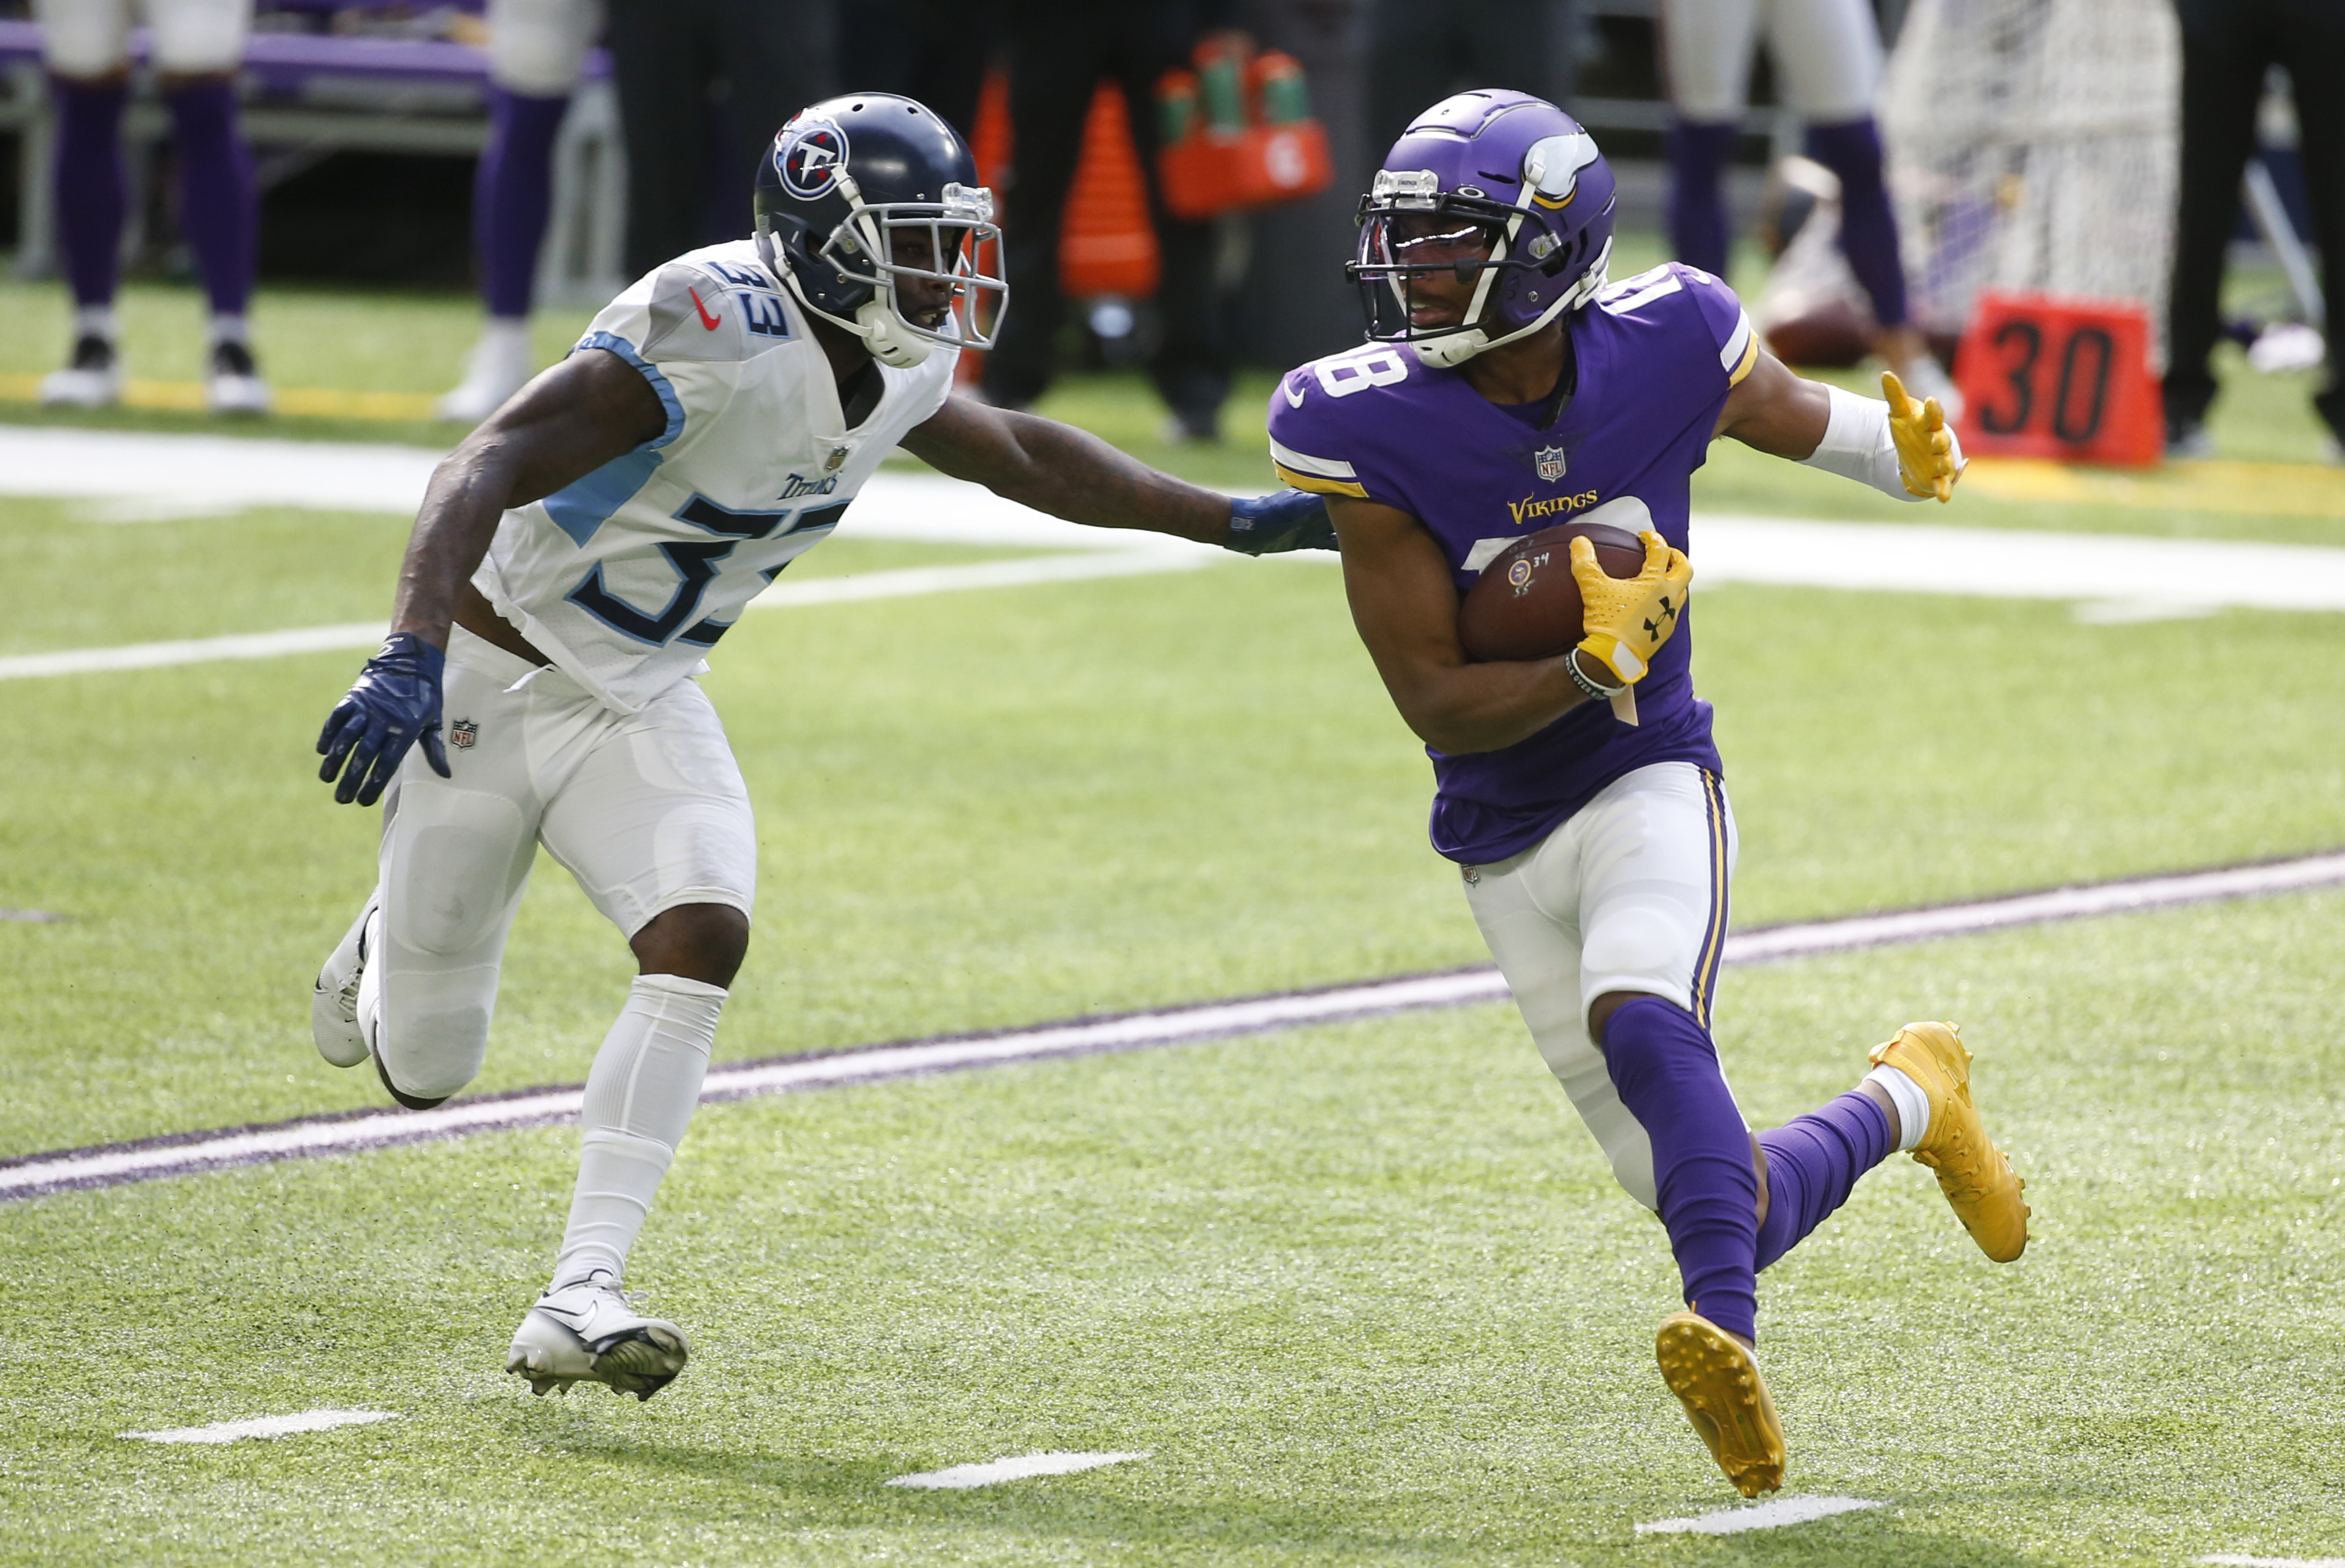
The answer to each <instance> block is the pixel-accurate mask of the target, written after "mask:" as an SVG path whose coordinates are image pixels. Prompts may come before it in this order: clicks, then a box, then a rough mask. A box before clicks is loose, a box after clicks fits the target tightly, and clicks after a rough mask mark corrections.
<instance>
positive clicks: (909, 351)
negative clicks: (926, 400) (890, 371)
mask: <svg viewBox="0 0 2345 1568" xmlns="http://www.w3.org/2000/svg"><path fill="white" fill-rule="evenodd" d="M855 321H856V325H855V327H854V328H852V329H851V330H852V331H855V332H856V333H857V334H858V336H860V337H861V338H862V340H863V344H864V346H865V347H866V348H868V349H869V350H870V351H871V357H872V358H873V359H875V360H878V361H879V362H880V363H881V364H883V365H893V366H894V367H895V368H896V369H898V370H899V371H909V370H910V369H911V368H912V367H913V366H914V365H917V364H919V363H920V362H921V361H924V360H926V359H927V358H928V357H929V341H928V340H927V339H926V338H923V337H920V336H919V335H918V334H916V333H913V332H909V331H905V330H904V319H903V318H902V317H901V316H898V314H896V312H895V311H892V310H890V309H888V300H887V297H886V295H884V294H874V295H873V296H872V297H871V298H870V299H868V300H865V301H863V306H862V308H861V309H860V310H858V311H856V312H855Z"/></svg>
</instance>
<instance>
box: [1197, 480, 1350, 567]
mask: <svg viewBox="0 0 2345 1568" xmlns="http://www.w3.org/2000/svg"><path fill="white" fill-rule="evenodd" d="M1222 547H1223V549H1225V550H1235V551H1236V552H1238V554H1240V555H1280V554H1282V553H1284V552H1285V551H1288V550H1333V549H1334V548H1335V524H1333V523H1330V522H1329V521H1328V520H1327V502H1326V498H1325V497H1324V496H1319V495H1314V494H1311V493H1310V492H1308V491H1305V490H1274V491H1273V492H1271V493H1270V494H1268V495H1240V496H1236V497H1234V498H1233V499H1232V500H1231V502H1230V536H1229V537H1228V538H1227V539H1225V540H1223V544H1222Z"/></svg>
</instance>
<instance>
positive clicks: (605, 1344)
mask: <svg viewBox="0 0 2345 1568" xmlns="http://www.w3.org/2000/svg"><path fill="white" fill-rule="evenodd" d="M691 1355H692V1343H691V1341H690V1340H688V1339H685V1337H684V1330H683V1329H679V1328H677V1327H676V1326H675V1324H673V1323H669V1322H665V1321H663V1320H662V1319H657V1318H645V1317H643V1316H641V1315H639V1314H638V1313H637V1312H636V1311H635V1309H634V1308H632V1307H630V1306H628V1305H627V1298H625V1297H624V1296H623V1295H621V1294H620V1292H619V1283H618V1281H617V1280H616V1279H614V1278H613V1277H612V1276H610V1275H609V1274H607V1273H603V1272H600V1271H597V1272H596V1273H595V1274H594V1275H593V1276H591V1277H589V1278H586V1279H585V1280H584V1281H582V1282H581V1283H579V1284H576V1285H565V1286H563V1287H562V1288H560V1289H559V1290H548V1291H547V1292H546V1293H545V1294H544V1295H543V1296H541V1297H539V1298H537V1305H536V1306H534V1307H533V1308H530V1309H529V1316H528V1317H526V1318H523V1319H522V1320H521V1327H520V1328H519V1329H515V1330H513V1348H512V1349H509V1350H507V1351H506V1352H505V1370H506V1371H508V1372H513V1373H516V1374H518V1375H519V1376H521V1377H524V1378H527V1379H528V1380H529V1389H530V1392H532V1393H533V1394H544V1393H548V1392H553V1393H557V1394H567V1393H568V1392H569V1391H570V1385H571V1384H573V1383H580V1382H588V1383H607V1384H609V1385H610V1388H611V1391H612V1392H613V1393H616V1394H633V1395H634V1396H635V1398H636V1399H637V1400H648V1399H650V1398H651V1397H652V1396H653V1395H654V1394H655V1393H658V1392H659V1391H660V1390H662V1389H664V1388H665V1387H667V1386H668V1384H670V1383H671V1382H674V1381H675V1375H676V1374H677V1373H678V1372H681V1371H683V1370H684V1363H685V1360H686V1359H689V1358H690V1357H691Z"/></svg>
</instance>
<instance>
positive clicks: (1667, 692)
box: [1270, 263, 1759, 865]
mask: <svg viewBox="0 0 2345 1568" xmlns="http://www.w3.org/2000/svg"><path fill="white" fill-rule="evenodd" d="M1568 321H1569V324H1570V332H1571V346H1572V351H1573V354H1574V356H1575V358H1576V360H1577V362H1578V382H1577V385H1576V388H1575V390H1574V392H1573V393H1572V397H1571V401H1570V403H1569V405H1568V407H1566V408H1565V410H1564V411H1563V413H1562V416H1561V417H1560V418H1558V420H1557V421H1556V422H1555V423H1554V424H1552V425H1551V426H1549V427H1548V428H1547V429H1544V430H1541V429H1538V428H1536V425H1537V423H1538V416H1539V414H1540V413H1542V412H1545V411H1544V410H1543V409H1539V408H1536V407H1533V408H1525V409H1513V408H1508V407H1505V406H1502V405H1500V404H1497V403H1494V402H1490V401H1489V400H1488V399H1487V398H1485V397H1483V396H1482V394H1481V393H1479V392H1476V391H1475V390H1474V389H1473V387H1471V386H1470V385H1468V384H1467V381H1466V378H1465V376H1464V375H1463V374H1462V373H1461V372H1457V371H1455V370H1441V369H1436V368H1434V367H1432V366H1428V365H1426V364H1424V363H1422V362H1420V361H1418V360H1417V359H1416V356H1415V355H1413V354H1411V353H1409V352H1407V351H1406V350H1405V349H1400V348H1396V347H1393V346H1390V345H1386V344H1375V345H1371V346H1369V347H1366V348H1360V349H1352V350H1348V351H1345V352H1344V353H1340V354H1334V355H1330V356H1329V357H1328V358H1326V359H1324V360H1317V361H1313V362H1312V363H1310V364H1307V365H1304V366H1302V367H1301V368H1300V369H1297V370H1294V371H1290V372H1287V374H1286V377H1285V379H1284V381H1282V382H1280V383H1279V387H1278V390H1277V391H1276V392H1273V393H1271V397H1270V442H1271V456H1272V458H1273V460H1274V462H1275V463H1276V464H1277V467H1278V472H1279V476H1280V477H1281V478H1283V479H1284V480H1285V481H1286V482H1287V483H1288V484H1292V485H1294V486H1295V487H1297V488H1298V489H1303V490H1311V491H1316V492H1318V493H1320V494H1327V495H1355V496H1359V497H1362V498H1364V499H1366V500H1370V501H1376V502H1381V503H1382V504H1385V505H1387V506H1392V507H1396V508H1397V509H1399V510H1400V511H1403V512H1406V513H1408V514H1410V515H1411V516H1414V517H1416V518H1417V519H1418V520H1419V521H1421V522H1422V523H1423V524H1425V526H1426V529H1427V530H1429V531H1430V532H1431V533H1432V535H1433V536H1434V538H1435V539H1436V541H1438V542H1439V544H1440V545H1441V548H1442V551H1443V553H1444V554H1446V555H1447V556H1448V557H1449V566H1450V570H1451V572H1452V574H1453V575H1454V576H1455V578H1456V581H1457V591H1458V592H1459V594H1461V595H1462V594H1464V593H1465V591H1466V590H1467V588H1469V587H1471V586H1472V585H1474V581H1475V579H1476V578H1477V576H1479V575H1481V570H1482V568H1483V567H1484V566H1485V565H1487V564H1488V563H1489V562H1490V561H1491V560H1492V559H1493V558H1494V557H1496V556H1497V555H1498V553H1499V552H1501V551H1502V550H1504V549H1506V547H1507V546H1508V545H1512V544H1513V543H1514V542H1515V541H1516V540H1518V539H1520V538H1522V537H1523V536H1524V535H1528V534H1535V533H1537V532H1538V530H1540V529H1542V528H1549V527H1553V526H1554V525H1555V524H1558V523H1567V522H1572V521H1576V520H1579V521H1584V520H1590V519H1593V520H1595V521H1599V522H1604V523H1610V524H1616V525H1618V526H1619V527H1623V528H1627V529H1629V530H1630V531H1631V532H1634V531H1635V530H1637V529H1639V528H1651V529H1653V530H1655V531H1657V532H1658V533H1659V534H1660V535H1661V537H1663V538H1664V539H1667V540H1668V541H1669V542H1670V544H1672V545H1676V546H1677V547H1678V548H1679V549H1680V550H1686V551H1687V553H1688V554H1689V555H1690V554H1691V551H1690V549H1689V547H1688V545H1687V542H1686V520H1687V512H1688V509H1689V506H1690V500H1691V481H1692V476H1693V471H1694V470H1695V469H1697V468H1699V467H1700V466H1701V464H1702V460H1703V458H1704V456H1705V455H1706V453H1707V452H1708V449H1709V446H1710V437H1711V430H1712V428H1713V427H1714V426H1715V425H1716V424H1717V423H1718V413H1719V409H1720V407H1721V405H1722V404H1723V403H1724V402H1725V401H1726V394H1727V392H1728V391H1729V389H1731V387H1733V386H1734V384H1735V383H1736V382H1740V381H1741V379H1742V378H1743V377H1744V376H1746V375H1748V374H1750V372H1751V365H1752V364H1753V363H1755V362H1756V361H1757V360H1758V357H1759V344H1758V339H1757V337H1756V335H1755V334H1754V333H1753V332H1752V331H1751V320H1750V318H1749V317H1748V316H1746V315H1744V314H1743V311H1742V306H1741V301H1740V300H1737V299H1736V298H1735V296H1734V291H1733V290H1731V289H1729V288H1728V287H1727V286H1726V285H1725V284H1724V283H1722V282H1721V281H1719V280H1717V279H1716V278H1713V277H1711V275H1710V274H1709V273H1707V272H1703V271H1700V270H1697V269H1695V268H1691V267H1684V266H1680V265H1677V264H1676V263H1671V264H1670V265H1668V266H1664V267H1657V268H1655V269H1653V270H1651V271H1650V272H1643V273H1639V274H1638V275H1637V276H1636V277H1634V278H1629V279H1624V280H1621V281H1620V282H1618V283H1615V284H1613V285H1611V286H1610V287H1609V288H1608V289H1605V290H1602V291H1601V292H1599V294H1598V295H1597V296H1596V298H1595V301H1594V303H1593V304H1592V305H1590V306H1589V307H1588V308H1587V309H1584V310H1581V311H1577V312H1575V313H1574V314H1573V315H1571V316H1570V317H1568ZM1692 657H1693V626H1692V616H1691V614H1690V612H1689V614H1688V616H1687V617H1686V619H1685V620H1683V621H1681V622H1680V624H1679V626H1678V630H1677V635H1676V636H1672V637H1671V638H1670V640H1669V641H1668V642H1667V643H1665V644H1663V645H1662V647H1661V650H1660V653H1659V654H1658V655H1656V656H1655V657H1654V659H1653V664H1652V668H1651V670H1650V672H1648V673H1647V674H1646V676H1645V677H1644V678H1643V679H1642V680H1640V681H1639V682H1638V683H1637V686H1636V687H1635V691H1636V716H1637V722H1636V723H1635V724H1633V725H1632V724H1629V723H1626V722H1623V721H1622V720H1621V719H1620V718H1618V717H1616V716H1615V714H1614V712H1613V711H1612V710H1611V709H1609V708H1606V707H1605V706H1604V705H1603V704H1601V703H1585V704H1582V705H1581V706H1579V707H1578V708H1573V709H1572V710H1571V711H1570V712H1568V713H1567V714H1565V715H1564V716H1563V717H1562V718H1558V719H1557V720H1556V721H1555V722H1554V723H1553V724H1550V725H1548V727H1547V728H1545V729H1542V730H1540V731H1539V732H1538V734H1536V735H1533V736H1531V737H1529V738H1528V739H1524V740H1520V741H1518V742H1517V743H1516V744H1514V745H1512V746H1509V747H1508V748H1505V749H1504V750H1501V751H1480V752H1474V753H1470V754H1468V755H1466V756H1462V757H1451V756H1447V755H1445V754H1444V753H1442V752H1439V751H1435V750H1433V749H1432V748H1426V749H1427V753H1428V755H1430V756H1431V757H1432V759H1433V771H1434V778H1435V779H1436V783H1437V789H1436V794H1435V798H1434V803H1433V847H1434V848H1435V849H1436V850H1440V851H1441V852H1442V853H1443V854H1444V855H1447V856H1448V857H1449V858H1450V859H1451V860H1457V861H1461V862H1463V863H1466V864H1468V865H1487V864H1489V863H1491V862H1493V861H1496V860H1505V859H1506V858H1507V857H1508V856H1509V855H1513V854H1518V853H1519V852H1520V851H1522V850H1527V849H1528V848H1530V846H1532V845H1533V844H1536V843H1538V841H1539V840H1541V839H1544V838H1545V837H1546V836H1547V835H1548V833H1550V832H1552V831H1553V830H1554V829H1555V827H1556V825H1557V824H1558V823H1559V822H1561V821H1562V820H1564V819H1566V818H1567V817H1569V816H1570V815H1571V814H1572V813H1573V812H1574V811H1577V810H1579V808H1580V807H1582V806H1584V805H1586V804H1587V803H1588V801H1589V799H1590V798H1592V797H1593V796H1594V795H1595V794H1596V792H1597V791H1598V790H1599V789H1603V788H1604V787H1605V786H1606V785H1607V784H1609V783H1610V782H1611V781H1612V780H1613V779H1618V778H1619V777H1620V776H1621V775H1622V774H1624V773H1627V772H1629V770H1630V769H1637V768H1642V767H1645V766H1647V765H1648V764H1650V763H1654V762H1670V761H1687V762H1694V763H1698V764H1700V766H1702V767H1704V768H1708V769H1712V770H1716V769H1718V768H1719V760H1718V750H1717V748H1716V747H1715V746H1714V745H1713V744H1712V743H1711V736H1710V705H1709V704H1708V703H1705V702H1700V701H1698V700H1696V698H1695V697H1694V695H1693V680H1692V677H1691V674H1690V670H1689V665H1690V662H1691V660H1692Z"/></svg>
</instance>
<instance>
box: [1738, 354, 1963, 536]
mask: <svg viewBox="0 0 2345 1568" xmlns="http://www.w3.org/2000/svg"><path fill="white" fill-rule="evenodd" d="M1881 386H1882V391H1883V393H1884V394H1885V395H1886V396H1887V397H1888V400H1889V401H1888V402H1877V401H1875V400H1874V399H1872V398H1869V397H1860V396H1859V395H1857V394H1856V393H1855V392H1846V391H1843V389H1841V388H1839V387H1836V386H1828V385H1826V384H1825V383H1823V382H1812V381H1808V380H1806V379H1805V378H1803V377H1801V376H1797V375H1794V374H1792V372H1791V370H1790V368H1789V367H1787V366H1786V365H1785V364H1784V363H1783V361H1781V360H1779V359H1777V358H1776V357H1775V356H1774V355H1772V354H1771V353H1768V352H1766V351H1763V350H1762V351H1761V352H1760V354H1759V358H1758V360H1757V361H1756V362H1755V363H1754V364H1753V365H1752V366H1751V373H1750V374H1749V375H1747V376H1745V377H1743V378H1742V380H1741V382H1738V383H1736V385H1735V388H1734V390H1733V391H1732V392H1729V393H1728V394H1727V397H1726V406H1725V408H1724V409H1722V410H1721V411H1720V413H1719V416H1718V431H1717V433H1718V434H1720V435H1731V436H1732V437H1734V439H1735V440H1737V441H1740V442H1741V443H1744V444H1745V445H1748V446H1753V447H1756V448H1758V449H1759V450H1760V451H1761V452H1765V453H1773V454H1774V455H1775V456H1777V457H1788V458H1791V459H1792V461H1794V462H1797V463H1806V464H1808V465H1809V466H1811V467H1813V468H1821V469H1823V470H1825V471H1826V472H1828V473H1837V474H1839V475H1841V476H1842V477H1843V478H1844V479H1853V480H1855V481H1856V482H1857V483H1858V484H1870V485H1872V486H1873V488H1874V489H1875V490H1878V491H1880V492H1881V493H1882V494H1884V495H1893V496H1895V497H1896V498H1897V499H1899V500H1900V501H1904V500H1914V501H1927V500H1929V499H1930V498H1931V497H1932V496H1935V497H1936V498H1937V499H1938V500H1940V501H1942V502H1943V501H1951V500H1953V499H1954V483H1955V481H1957V480H1959V479H1960V478H1961V477H1962V473H1963V449H1962V443H1960V442H1959V441H1957V440H1956V439H1955V437H1954V427H1953V426H1952V425H1950V424H1948V423H1946V414H1945V411H1944V409H1942V408H1940V407H1939V406H1938V400H1937V399H1936V398H1931V399H1929V400H1927V401H1926V402H1925V401H1923V400H1921V399H1917V398H1913V397H1909V396H1907V395H1906V392H1905V389H1904V387H1903V385H1902V384H1900V383H1899V382H1898V380H1897V378H1896V377H1895V376H1894V375H1892V374H1890V373H1889V372H1885V371H1884V372H1882V377H1881Z"/></svg>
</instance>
